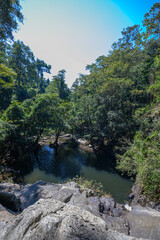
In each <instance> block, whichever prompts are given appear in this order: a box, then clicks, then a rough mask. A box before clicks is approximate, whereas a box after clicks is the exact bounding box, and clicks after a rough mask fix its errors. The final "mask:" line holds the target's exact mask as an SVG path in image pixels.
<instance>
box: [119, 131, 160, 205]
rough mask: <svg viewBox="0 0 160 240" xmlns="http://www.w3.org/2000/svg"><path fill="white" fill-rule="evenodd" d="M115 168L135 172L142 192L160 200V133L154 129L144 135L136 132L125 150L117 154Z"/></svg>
mask: <svg viewBox="0 0 160 240" xmlns="http://www.w3.org/2000/svg"><path fill="white" fill-rule="evenodd" d="M117 168H118V169H119V170H121V171H122V172H127V173H128V174H129V175H133V174H137V180H138V181H139V182H140V183H141V185H142V187H143V190H144V194H147V195H148V197H149V198H150V199H153V200H156V201H157V200H160V134H159V133H158V132H157V131H154V132H153V133H151V134H150V135H149V136H148V137H144V136H143V133H141V132H137V134H136V136H135V138H134V142H133V144H132V145H131V146H130V147H129V149H128V150H127V152H126V153H125V154H124V155H123V156H119V161H118V167H117Z"/></svg>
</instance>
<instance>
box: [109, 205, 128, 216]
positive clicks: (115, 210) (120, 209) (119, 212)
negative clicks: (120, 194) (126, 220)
mask: <svg viewBox="0 0 160 240" xmlns="http://www.w3.org/2000/svg"><path fill="white" fill-rule="evenodd" d="M112 212H113V216H114V217H120V216H122V215H125V213H126V211H125V210H124V209H123V207H121V206H118V207H116V208H113V210H112Z"/></svg>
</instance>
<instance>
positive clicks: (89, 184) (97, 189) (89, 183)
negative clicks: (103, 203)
mask: <svg viewBox="0 0 160 240" xmlns="http://www.w3.org/2000/svg"><path fill="white" fill-rule="evenodd" d="M69 181H74V182H76V183H77V184H78V185H79V186H80V188H81V191H82V192H83V191H87V189H91V190H92V191H93V196H99V197H102V196H103V195H105V192H104V191H103V186H102V184H101V183H97V182H96V181H95V180H88V179H85V178H84V177H82V176H76V177H74V178H73V179H71V180H69Z"/></svg>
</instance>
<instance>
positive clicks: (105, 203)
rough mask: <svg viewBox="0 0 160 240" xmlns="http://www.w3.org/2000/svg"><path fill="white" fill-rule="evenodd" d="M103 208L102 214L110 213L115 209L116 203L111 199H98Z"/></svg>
mask: <svg viewBox="0 0 160 240" xmlns="http://www.w3.org/2000/svg"><path fill="white" fill-rule="evenodd" d="M100 201H101V205H102V208H103V213H106V214H107V213H112V212H113V209H114V208H115V207H116V201H115V200H114V198H112V197H102V198H101V199H100Z"/></svg>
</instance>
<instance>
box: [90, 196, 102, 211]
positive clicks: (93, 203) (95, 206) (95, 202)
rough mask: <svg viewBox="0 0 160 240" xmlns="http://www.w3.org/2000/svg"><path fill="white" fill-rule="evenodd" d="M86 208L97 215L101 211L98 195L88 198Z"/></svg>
mask: <svg viewBox="0 0 160 240" xmlns="http://www.w3.org/2000/svg"><path fill="white" fill-rule="evenodd" d="M88 204H89V205H88V208H89V210H90V211H91V212H92V213H94V214H96V215H98V216H99V213H100V212H101V201H100V198H99V197H90V198H88Z"/></svg>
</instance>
